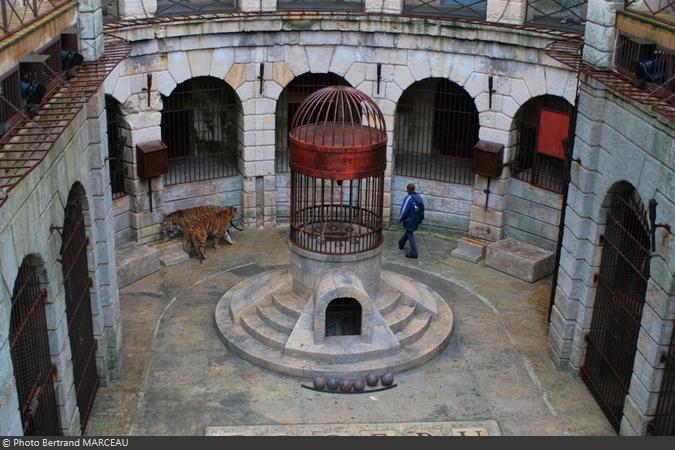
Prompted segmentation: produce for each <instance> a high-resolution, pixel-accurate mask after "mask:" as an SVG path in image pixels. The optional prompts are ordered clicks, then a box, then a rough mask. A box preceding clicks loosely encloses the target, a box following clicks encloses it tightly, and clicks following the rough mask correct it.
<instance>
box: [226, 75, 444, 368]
mask: <svg viewBox="0 0 675 450" xmlns="http://www.w3.org/2000/svg"><path fill="white" fill-rule="evenodd" d="M289 144H290V167H291V216H290V237H289V247H290V251H291V257H290V265H289V267H288V268H284V269H281V270H277V271H272V272H268V273H265V274H262V275H259V276H256V277H252V278H250V279H247V280H244V281H242V282H241V283H239V284H238V285H236V286H234V287H233V288H232V289H230V290H229V291H228V292H226V293H225V295H223V297H222V298H221V300H220V302H219V303H218V306H217V307H216V324H217V326H218V329H219V331H220V333H221V334H222V336H223V338H224V340H225V343H226V344H227V346H228V347H229V348H231V349H232V350H233V351H235V352H236V353H238V354H239V355H240V356H241V357H242V358H244V359H246V360H248V361H251V362H253V363H255V364H258V365H260V366H263V367H266V368H269V369H272V370H276V371H279V372H283V373H286V374H290V375H296V376H303V377H311V376H316V375H335V376H353V375H365V374H367V373H380V372H385V371H391V372H400V371H403V370H406V369H409V368H412V367H416V366H418V365H420V364H423V363H425V362H426V361H428V360H429V359H431V358H432V357H433V356H434V355H435V354H436V353H438V352H439V351H440V350H441V349H442V348H443V346H444V345H445V344H446V343H447V341H448V339H449V337H450V334H451V331H452V324H453V317H452V311H451V310H450V307H449V306H448V304H447V303H446V302H445V300H444V299H443V298H442V297H440V296H439V295H438V294H437V293H435V292H434V291H432V290H431V289H430V288H429V287H427V286H426V285H424V284H422V283H420V282H418V281H415V280H413V279H411V278H409V277H407V276H404V275H401V274H397V273H394V272H390V271H385V270H382V269H381V250H382V226H383V214H382V212H383V203H384V202H383V199H384V171H385V168H386V146H387V134H386V127H385V123H384V117H383V116H382V112H381V111H380V110H379V108H378V107H377V105H376V104H375V103H374V102H373V100H372V99H371V98H369V97H368V96H366V95H365V94H363V93H362V92H361V91H358V90H356V89H354V88H350V87H345V86H331V87H327V88H324V89H321V90H319V91H316V92H315V93H314V94H312V95H310V96H309V97H307V99H305V101H304V102H303V103H302V104H301V105H300V106H299V108H298V110H297V112H296V114H295V116H294V118H293V123H292V127H291V131H290V132H289Z"/></svg>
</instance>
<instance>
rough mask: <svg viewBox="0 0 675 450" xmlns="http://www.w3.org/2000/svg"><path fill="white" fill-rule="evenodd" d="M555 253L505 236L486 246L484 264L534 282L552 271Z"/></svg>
mask: <svg viewBox="0 0 675 450" xmlns="http://www.w3.org/2000/svg"><path fill="white" fill-rule="evenodd" d="M554 260H555V253H553V252H549V251H546V250H543V249H540V248H538V247H535V246H534V245H531V244H528V243H526V242H522V241H517V240H515V239H511V238H507V239H502V240H501V241H497V242H494V243H492V244H490V245H488V247H487V253H486V256H485V264H486V265H487V266H489V267H492V268H493V269H497V270H499V271H501V272H505V273H508V274H509V275H513V276H514V277H516V278H520V279H521V280H525V281H529V282H530V283H532V282H535V281H537V280H539V279H541V278H544V277H545V276H547V275H550V274H551V272H553V266H554V264H555V261H554Z"/></svg>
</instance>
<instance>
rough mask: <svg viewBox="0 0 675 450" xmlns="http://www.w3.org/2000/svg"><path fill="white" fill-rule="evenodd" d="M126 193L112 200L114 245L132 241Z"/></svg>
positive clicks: (119, 245) (117, 245) (118, 245)
mask: <svg viewBox="0 0 675 450" xmlns="http://www.w3.org/2000/svg"><path fill="white" fill-rule="evenodd" d="M129 201H130V198H129V196H128V195H123V196H122V197H120V198H116V199H114V200H113V220H114V223H115V247H121V246H122V245H124V244H127V243H129V242H132V241H133V231H132V229H131V213H130V212H129Z"/></svg>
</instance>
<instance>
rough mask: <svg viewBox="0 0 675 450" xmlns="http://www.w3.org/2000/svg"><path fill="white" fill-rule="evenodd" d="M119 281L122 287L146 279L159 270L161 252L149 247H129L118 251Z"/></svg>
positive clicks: (132, 245)
mask: <svg viewBox="0 0 675 450" xmlns="http://www.w3.org/2000/svg"><path fill="white" fill-rule="evenodd" d="M115 253H116V260H117V281H118V284H119V286H120V287H124V286H127V285H129V284H131V283H133V282H134V281H137V280H140V279H141V278H145V277H147V276H148V275H151V274H153V273H155V272H157V271H158V270H159V266H160V262H159V250H157V249H155V248H152V247H149V246H147V245H134V244H131V245H128V246H125V247H122V248H120V249H118V250H117V251H116V252H115Z"/></svg>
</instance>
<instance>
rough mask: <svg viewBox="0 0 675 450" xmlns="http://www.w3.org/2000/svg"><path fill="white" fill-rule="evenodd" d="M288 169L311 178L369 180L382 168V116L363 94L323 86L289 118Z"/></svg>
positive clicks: (385, 138) (383, 128)
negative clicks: (289, 167)
mask: <svg viewBox="0 0 675 450" xmlns="http://www.w3.org/2000/svg"><path fill="white" fill-rule="evenodd" d="M289 141H290V150H291V154H290V165H291V169H292V170H294V171H297V172H300V173H303V174H305V175H309V176H314V177H317V178H330V179H338V180H343V179H355V178H362V177H366V176H375V175H377V174H378V173H379V172H380V171H384V169H385V167H386V145H387V133H386V125H385V123H384V116H383V115H382V111H380V108H378V106H377V105H376V104H375V102H374V101H373V100H372V99H371V98H370V97H368V96H367V95H366V94H364V93H363V92H361V91H359V90H358V89H354V88H352V87H349V86H329V87H325V88H323V89H320V90H318V91H316V92H314V93H313V94H311V95H310V96H309V97H307V98H306V99H305V100H304V101H303V102H302V103H301V104H300V106H299V107H298V110H297V112H296V113H295V115H294V116H293V122H292V126H291V131H290V132H289Z"/></svg>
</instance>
